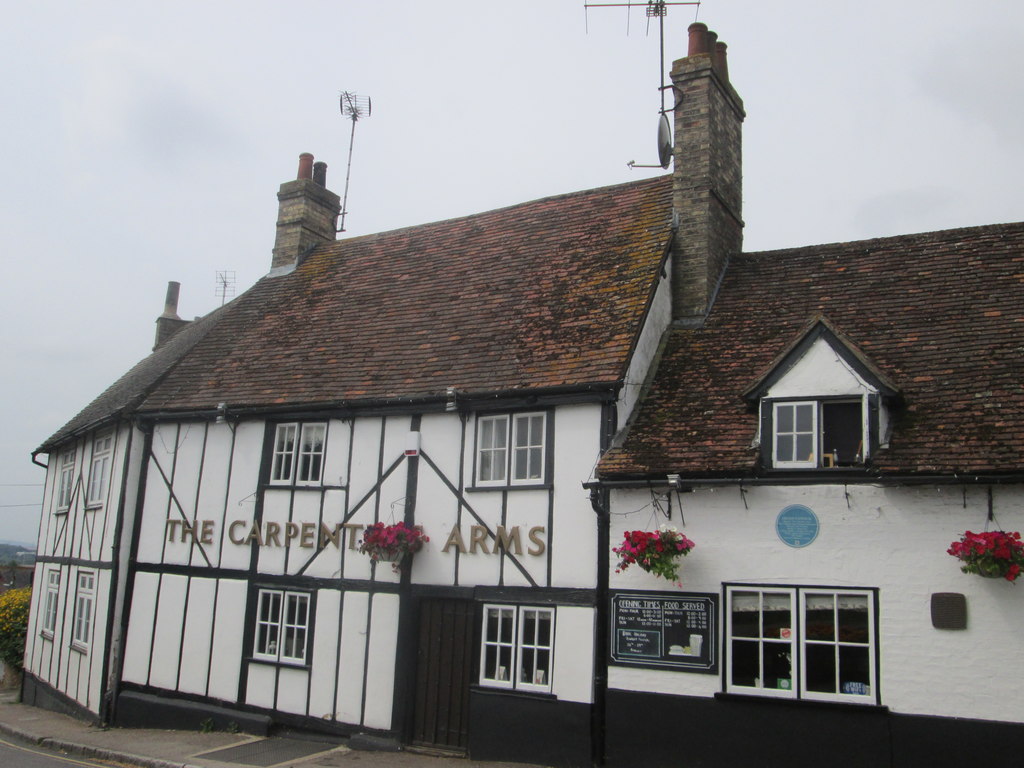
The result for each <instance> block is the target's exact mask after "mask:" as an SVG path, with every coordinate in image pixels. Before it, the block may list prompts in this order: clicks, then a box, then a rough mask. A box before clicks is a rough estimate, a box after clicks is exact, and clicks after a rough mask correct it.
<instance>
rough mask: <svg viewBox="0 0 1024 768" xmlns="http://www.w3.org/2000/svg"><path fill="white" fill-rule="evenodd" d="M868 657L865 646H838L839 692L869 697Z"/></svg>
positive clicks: (869, 672)
mask: <svg viewBox="0 0 1024 768" xmlns="http://www.w3.org/2000/svg"><path fill="white" fill-rule="evenodd" d="M870 663H871V660H870V655H869V653H868V648H867V647H866V646H849V645H841V646H839V686H840V688H839V691H840V693H848V694H855V695H859V696H870V695H871V685H870V680H871V669H870Z"/></svg>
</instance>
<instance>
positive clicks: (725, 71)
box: [715, 43, 729, 82]
mask: <svg viewBox="0 0 1024 768" xmlns="http://www.w3.org/2000/svg"><path fill="white" fill-rule="evenodd" d="M726 48H727V46H726V44H725V43H715V68H716V69H717V70H718V74H719V75H721V77H722V79H723V80H725V81H726V82H729V61H728V59H727V58H726V56H725V49H726Z"/></svg>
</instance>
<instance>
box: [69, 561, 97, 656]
mask: <svg viewBox="0 0 1024 768" xmlns="http://www.w3.org/2000/svg"><path fill="white" fill-rule="evenodd" d="M95 602H96V574H95V573H93V572H92V571H79V573H78V589H77V590H76V592H75V620H74V631H73V632H72V637H71V643H72V645H75V646H78V647H79V648H88V647H89V641H90V639H91V638H92V619H93V608H94V606H95Z"/></svg>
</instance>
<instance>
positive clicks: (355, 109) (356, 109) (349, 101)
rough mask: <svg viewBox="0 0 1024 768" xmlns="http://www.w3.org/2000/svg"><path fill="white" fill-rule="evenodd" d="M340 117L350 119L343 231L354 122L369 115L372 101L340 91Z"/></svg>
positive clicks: (367, 97) (346, 211) (341, 228)
mask: <svg viewBox="0 0 1024 768" xmlns="http://www.w3.org/2000/svg"><path fill="white" fill-rule="evenodd" d="M338 103H339V106H340V107H341V115H342V117H346V118H348V119H349V120H351V121H352V132H351V133H350V134H349V137H348V167H347V168H346V169H345V195H344V197H342V199H341V226H340V227H339V228H338V231H339V232H344V231H345V215H346V214H347V213H348V180H349V177H350V176H351V175H352V145H353V143H355V139H356V123H357V122H358V121H359V119H360V118H362V117H369V116H370V112H372V111H373V103H372V102H371V101H370V97H369V96H357V95H356V94H354V93H350V92H349V91H342V92H341V97H340V98H339V99H338Z"/></svg>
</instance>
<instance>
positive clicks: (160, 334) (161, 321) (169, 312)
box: [153, 280, 189, 350]
mask: <svg viewBox="0 0 1024 768" xmlns="http://www.w3.org/2000/svg"><path fill="white" fill-rule="evenodd" d="M180 290H181V283H179V282H177V281H175V280H169V281H168V282H167V297H166V298H165V299H164V313H163V314H162V315H160V317H158V318H157V319H156V339H155V341H154V342H153V349H154V350H155V349H157V348H159V347H162V346H163V345H164V344H165V343H167V340H168V339H170V338H171V337H172V336H173V335H174V334H176V333H177V332H178V331H180V330H181V329H182V328H184V327H185V326H186V325H188V323H189V321H188V320H182V319H181V318H180V317H178V291H180Z"/></svg>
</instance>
